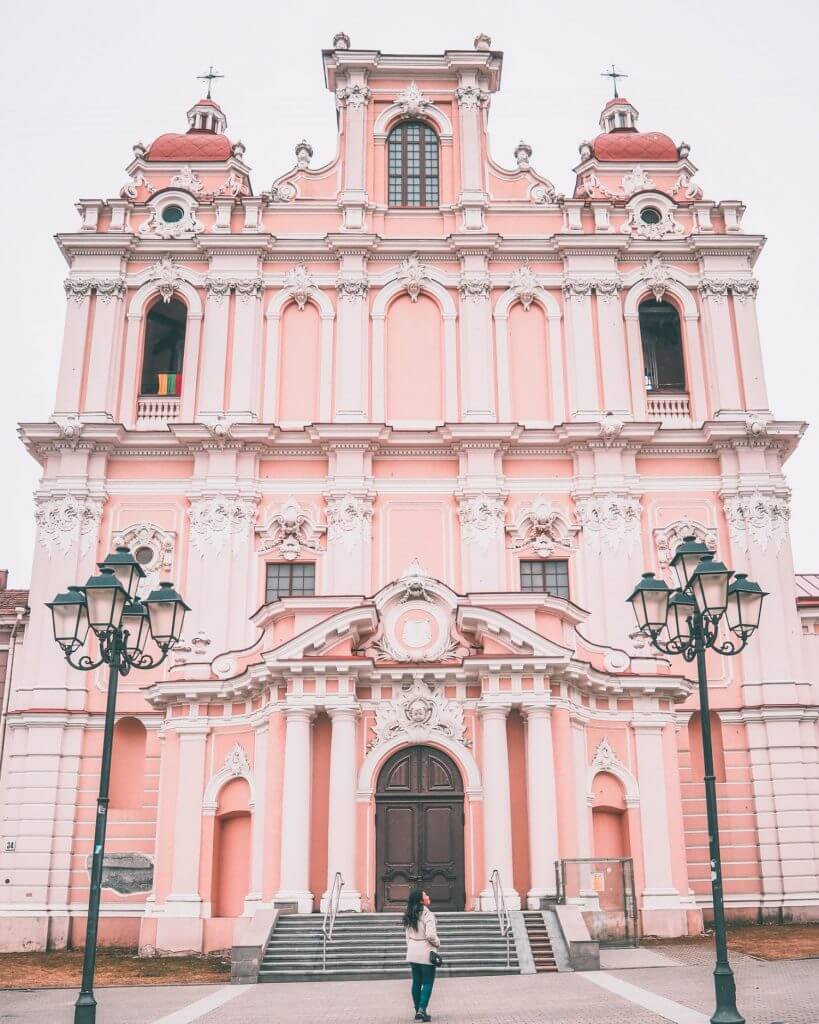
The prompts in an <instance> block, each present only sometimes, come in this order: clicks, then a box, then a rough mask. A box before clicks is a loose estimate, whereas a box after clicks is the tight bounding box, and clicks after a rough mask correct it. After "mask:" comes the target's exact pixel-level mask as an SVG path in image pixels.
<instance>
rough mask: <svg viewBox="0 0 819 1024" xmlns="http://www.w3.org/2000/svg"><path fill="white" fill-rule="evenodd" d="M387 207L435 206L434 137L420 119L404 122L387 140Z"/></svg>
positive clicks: (436, 197) (435, 152)
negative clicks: (388, 205)
mask: <svg viewBox="0 0 819 1024" xmlns="http://www.w3.org/2000/svg"><path fill="white" fill-rule="evenodd" d="M387 158H388V162H389V204H390V206H410V207H413V206H437V205H438V198H439V194H438V136H437V135H436V134H435V132H434V131H433V130H432V128H430V127H429V126H428V125H425V124H422V123H421V122H420V121H405V122H403V123H402V124H399V125H397V126H396V127H395V128H393V130H392V131H391V132H390V137H389V139H388V141H387Z"/></svg>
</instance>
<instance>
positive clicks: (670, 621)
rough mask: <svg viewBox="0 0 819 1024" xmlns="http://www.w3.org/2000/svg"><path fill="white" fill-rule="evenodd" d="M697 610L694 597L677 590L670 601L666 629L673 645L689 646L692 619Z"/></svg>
mask: <svg viewBox="0 0 819 1024" xmlns="http://www.w3.org/2000/svg"><path fill="white" fill-rule="evenodd" d="M696 610H697V602H696V601H695V600H694V598H693V597H691V596H689V595H688V594H684V593H683V592H682V591H681V590H675V591H674V593H673V594H672V595H671V597H670V598H669V601H668V618H667V619H666V623H665V624H666V627H667V629H668V639H669V641H670V642H671V643H675V644H687V643H688V642H689V640H690V639H691V617H692V615H694V613H695V612H696Z"/></svg>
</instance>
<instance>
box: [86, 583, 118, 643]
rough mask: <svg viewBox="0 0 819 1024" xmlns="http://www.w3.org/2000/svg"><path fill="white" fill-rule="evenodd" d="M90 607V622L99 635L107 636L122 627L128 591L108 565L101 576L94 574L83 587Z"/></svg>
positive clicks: (88, 607)
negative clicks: (123, 610)
mask: <svg viewBox="0 0 819 1024" xmlns="http://www.w3.org/2000/svg"><path fill="white" fill-rule="evenodd" d="M83 591H84V592H85V603H86V605H87V609H88V624H89V626H90V627H91V628H92V629H93V630H94V632H95V633H96V634H97V636H98V637H100V638H102V637H105V636H107V635H108V634H109V633H110V632H111V631H112V630H117V629H119V627H120V621H121V619H122V609H123V608H124V607H125V604H126V602H127V601H128V592H127V591H126V590H125V589H124V587H123V586H122V584H121V583H120V582H119V580H118V579H117V578H116V576H115V575H114V570H113V569H110V568H108V567H106V568H105V569H103V570H102V571H101V572H100V574H99V576H92V577H91V578H90V579H89V580H88V582H87V583H86V584H85V586H84V587H83Z"/></svg>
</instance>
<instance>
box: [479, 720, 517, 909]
mask: <svg viewBox="0 0 819 1024" xmlns="http://www.w3.org/2000/svg"><path fill="white" fill-rule="evenodd" d="M509 711H510V708H509V705H508V704H480V705H478V712H479V714H480V716H481V723H482V730H483V758H482V761H483V763H482V766H481V767H482V774H483V848H484V870H485V872H486V888H485V889H484V890H483V892H482V893H481V908H482V909H483V910H494V909H495V904H494V900H493V896H492V887H491V885H490V884H489V879H490V876H491V874H492V872H493V871H494V870H495V869H496V868H497V870H498V871H499V873H500V879H501V885H502V886H503V894H504V897H505V899H506V906H507V908H508V909H509V910H520V905H521V904H520V896H519V895H518V893H517V891H516V890H515V888H514V883H513V880H512V803H511V797H510V793H509V750H508V746H507V742H506V718H507V716H508V714H509Z"/></svg>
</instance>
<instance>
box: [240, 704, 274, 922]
mask: <svg viewBox="0 0 819 1024" xmlns="http://www.w3.org/2000/svg"><path fill="white" fill-rule="evenodd" d="M269 732H270V721H269V720H268V719H266V720H265V721H264V722H262V723H261V724H260V725H257V726H256V730H255V733H256V735H255V739H254V746H253V777H254V783H255V794H254V801H253V816H252V818H251V828H252V832H251V854H250V889H249V891H248V894H247V898H246V899H245V912H244V916H245V917H252V916H253V912H254V911H255V910H256V908H257V907H258V905H259V904H260V903H261V902H262V899H263V895H262V893H263V888H264V879H263V875H264V840H265V831H266V827H267V813H266V812H267V738H268V735H269Z"/></svg>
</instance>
